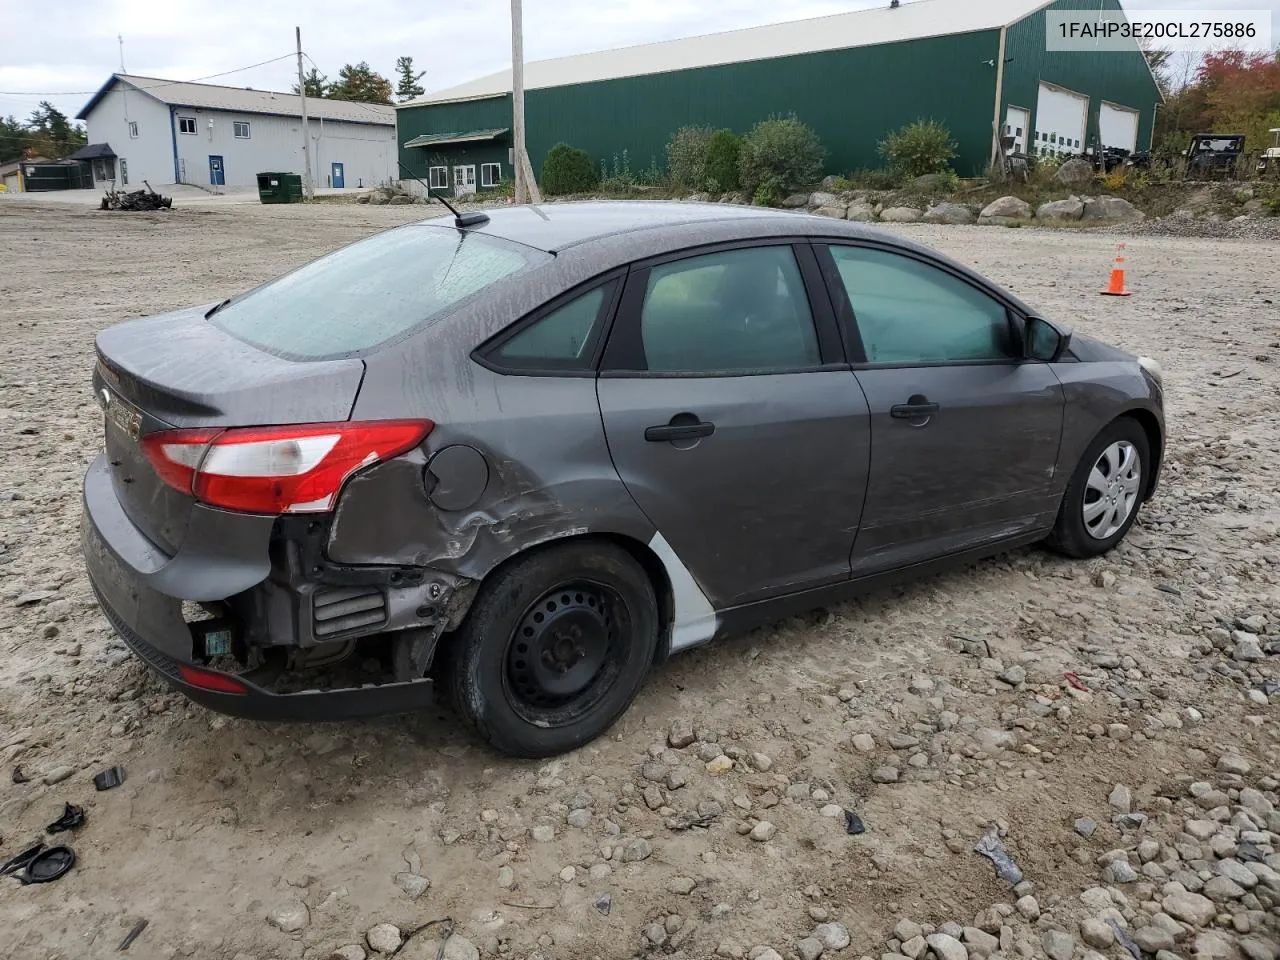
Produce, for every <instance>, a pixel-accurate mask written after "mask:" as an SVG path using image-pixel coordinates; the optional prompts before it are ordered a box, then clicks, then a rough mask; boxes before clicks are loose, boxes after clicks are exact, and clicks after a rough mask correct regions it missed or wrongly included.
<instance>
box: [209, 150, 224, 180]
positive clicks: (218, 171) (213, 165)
mask: <svg viewBox="0 0 1280 960" xmlns="http://www.w3.org/2000/svg"><path fill="white" fill-rule="evenodd" d="M209 182H210V183H211V184H213V185H214V186H215V187H221V186H225V185H226V182H227V175H226V172H225V171H223V169H222V158H221V157H215V156H210V157H209Z"/></svg>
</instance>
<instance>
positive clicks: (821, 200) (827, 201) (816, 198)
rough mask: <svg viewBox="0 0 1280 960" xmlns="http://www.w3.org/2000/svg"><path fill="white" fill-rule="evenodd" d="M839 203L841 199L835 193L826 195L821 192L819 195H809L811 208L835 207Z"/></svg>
mask: <svg viewBox="0 0 1280 960" xmlns="http://www.w3.org/2000/svg"><path fill="white" fill-rule="evenodd" d="M839 202H840V198H839V197H837V196H836V195H835V194H834V193H825V192H823V191H821V190H820V191H818V192H817V193H811V194H809V206H811V207H834V206H835V205H836V204H837V203H839Z"/></svg>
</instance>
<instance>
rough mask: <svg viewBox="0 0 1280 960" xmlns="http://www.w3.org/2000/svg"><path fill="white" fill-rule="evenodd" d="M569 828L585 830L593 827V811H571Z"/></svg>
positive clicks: (581, 808)
mask: <svg viewBox="0 0 1280 960" xmlns="http://www.w3.org/2000/svg"><path fill="white" fill-rule="evenodd" d="M568 823H569V826H571V827H573V828H574V829H576V830H585V829H586V828H587V827H589V826H591V811H590V810H588V809H587V808H586V807H579V808H578V809H577V810H570V811H569V818H568Z"/></svg>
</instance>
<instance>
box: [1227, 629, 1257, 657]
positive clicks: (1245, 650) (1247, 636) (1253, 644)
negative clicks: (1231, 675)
mask: <svg viewBox="0 0 1280 960" xmlns="http://www.w3.org/2000/svg"><path fill="white" fill-rule="evenodd" d="M1233 636H1234V638H1235V641H1236V648H1235V650H1234V651H1233V652H1232V654H1231V656H1232V658H1233V659H1235V660H1239V661H1240V662H1242V663H1256V662H1257V661H1259V660H1261V659H1263V658H1264V657H1265V656H1266V654H1265V653H1263V652H1262V646H1261V644H1259V643H1258V638H1257V637H1255V636H1254V635H1253V634H1251V633H1245V632H1244V631H1243V630H1237V631H1236V632H1235V633H1234V634H1233Z"/></svg>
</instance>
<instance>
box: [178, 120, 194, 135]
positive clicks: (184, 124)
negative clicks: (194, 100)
mask: <svg viewBox="0 0 1280 960" xmlns="http://www.w3.org/2000/svg"><path fill="white" fill-rule="evenodd" d="M178 132H179V133H195V132H196V118H195V117H179V118H178Z"/></svg>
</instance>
